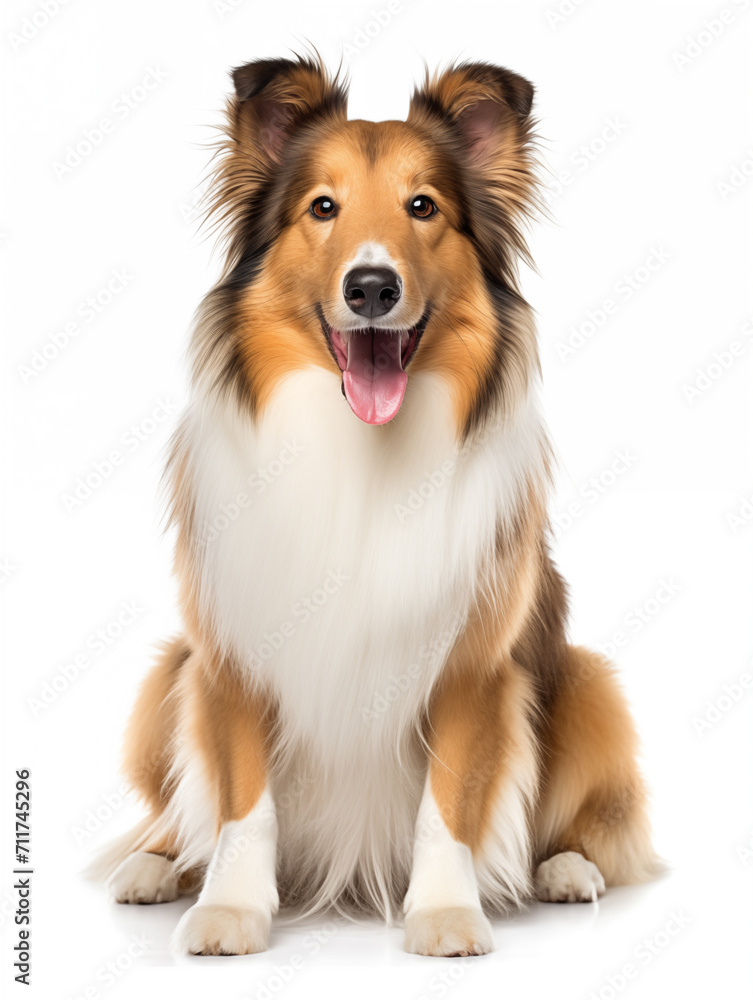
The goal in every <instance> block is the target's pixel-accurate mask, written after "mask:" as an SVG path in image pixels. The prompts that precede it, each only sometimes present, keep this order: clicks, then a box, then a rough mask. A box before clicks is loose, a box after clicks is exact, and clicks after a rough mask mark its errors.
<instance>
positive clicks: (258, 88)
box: [233, 57, 348, 163]
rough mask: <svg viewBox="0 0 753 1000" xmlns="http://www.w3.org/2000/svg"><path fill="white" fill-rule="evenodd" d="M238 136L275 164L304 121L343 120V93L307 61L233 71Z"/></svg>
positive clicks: (265, 62) (250, 65)
mask: <svg viewBox="0 0 753 1000" xmlns="http://www.w3.org/2000/svg"><path fill="white" fill-rule="evenodd" d="M233 83H234V84H235V93H236V109H235V110H236V113H237V116H238V119H237V120H238V125H239V130H240V132H241V135H239V138H243V139H245V140H246V141H252V142H254V144H255V146H256V149H257V151H258V152H259V153H261V154H262V155H263V156H265V157H266V158H267V159H268V160H270V161H271V162H273V163H274V162H279V161H280V159H281V157H282V152H283V149H284V146H285V142H286V141H287V139H288V138H289V137H290V136H291V135H292V134H293V133H294V132H295V129H296V128H297V127H298V126H300V125H301V124H303V123H304V122H305V121H307V120H311V119H313V118H316V117H323V116H331V117H341V118H344V117H345V116H346V114H347V102H348V95H347V89H346V87H345V85H344V84H343V83H341V82H340V81H339V80H338V79H337V78H336V77H335V78H333V77H331V76H330V75H329V74H328V73H327V71H326V69H325V67H324V66H323V64H322V63H321V62H320V61H318V60H313V59H309V58H304V57H301V58H298V59H259V60H257V61H256V62H252V63H247V64H246V65H245V66H239V67H238V68H237V69H235V70H233Z"/></svg>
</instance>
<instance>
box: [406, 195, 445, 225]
mask: <svg viewBox="0 0 753 1000" xmlns="http://www.w3.org/2000/svg"><path fill="white" fill-rule="evenodd" d="M408 211H409V212H410V214H411V215H413V216H414V217H415V218H416V219H430V218H431V217H432V215H436V213H437V211H438V209H437V206H436V205H435V204H434V202H433V201H432V200H431V198H427V196H426V195H425V194H420V195H419V196H418V197H417V198H411V200H410V203H409V204H408Z"/></svg>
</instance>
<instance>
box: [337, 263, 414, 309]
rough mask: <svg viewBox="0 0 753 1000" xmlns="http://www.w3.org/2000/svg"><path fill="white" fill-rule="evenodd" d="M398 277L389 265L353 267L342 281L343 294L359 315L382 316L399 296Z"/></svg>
mask: <svg viewBox="0 0 753 1000" xmlns="http://www.w3.org/2000/svg"><path fill="white" fill-rule="evenodd" d="M400 292H401V285H400V278H399V277H398V276H397V274H396V273H395V272H394V271H393V270H392V268H391V267H354V268H353V270H352V271H348V273H347V274H346V275H345V281H344V282H343V295H344V296H345V301H346V302H347V303H348V305H349V306H350V308H351V309H352V310H353V312H354V313H358V315H359V316H368V318H369V319H373V318H374V317H375V316H384V314H385V313H388V312H389V311H390V309H391V308H392V307H393V306H394V304H395V303H396V302H397V300H398V299H399V298H400Z"/></svg>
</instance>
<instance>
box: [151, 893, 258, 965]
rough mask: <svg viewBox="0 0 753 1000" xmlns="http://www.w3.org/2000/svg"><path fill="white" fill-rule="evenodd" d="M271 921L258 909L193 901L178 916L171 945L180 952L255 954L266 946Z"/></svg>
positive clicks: (188, 953)
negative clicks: (194, 903)
mask: <svg viewBox="0 0 753 1000" xmlns="http://www.w3.org/2000/svg"><path fill="white" fill-rule="evenodd" d="M271 923H272V917H271V914H269V913H262V911H261V910H245V909H243V910H242V909H240V908H239V907H237V906H216V905H208V904H199V903H197V904H196V905H195V906H192V907H191V909H190V910H186V912H185V913H184V914H183V916H182V917H181V920H180V923H179V924H178V926H177V927H176V928H175V933H174V934H173V939H172V942H171V947H172V949H173V951H177V952H178V953H179V954H182V955H255V954H256V953H257V952H259V951H266V950H267V948H268V947H269V928H270V924H271Z"/></svg>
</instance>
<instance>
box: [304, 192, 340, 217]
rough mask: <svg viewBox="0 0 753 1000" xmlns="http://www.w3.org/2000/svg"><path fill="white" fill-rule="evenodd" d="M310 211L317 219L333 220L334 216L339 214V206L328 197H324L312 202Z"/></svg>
mask: <svg viewBox="0 0 753 1000" xmlns="http://www.w3.org/2000/svg"><path fill="white" fill-rule="evenodd" d="M309 211H310V212H311V214H312V215H315V216H316V217H317V219H331V218H332V216H333V215H336V214H337V205H336V204H335V203H334V201H332V199H331V198H328V197H327V196H326V195H322V197H321V198H315V199H314V200H313V201H312V202H311V207H310V208H309Z"/></svg>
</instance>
